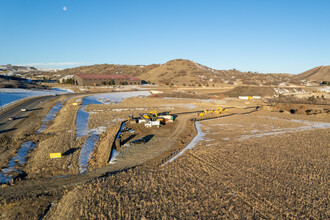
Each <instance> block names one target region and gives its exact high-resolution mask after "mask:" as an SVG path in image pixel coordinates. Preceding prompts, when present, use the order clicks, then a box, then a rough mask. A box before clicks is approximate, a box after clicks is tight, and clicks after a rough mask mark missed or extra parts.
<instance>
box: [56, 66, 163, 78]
mask: <svg viewBox="0 0 330 220" xmlns="http://www.w3.org/2000/svg"><path fill="white" fill-rule="evenodd" d="M158 66H160V65H159V64H152V65H116V64H97V65H92V66H79V67H76V68H71V69H64V70H61V71H58V72H57V73H56V74H60V75H62V76H63V75H74V74H78V73H79V74H124V75H131V76H140V75H142V74H144V73H147V72H149V71H150V70H152V69H154V68H156V67H158Z"/></svg>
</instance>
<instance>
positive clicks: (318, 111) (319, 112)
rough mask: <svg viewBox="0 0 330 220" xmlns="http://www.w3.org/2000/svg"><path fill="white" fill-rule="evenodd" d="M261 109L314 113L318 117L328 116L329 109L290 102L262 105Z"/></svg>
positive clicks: (290, 112) (299, 113) (292, 112)
mask: <svg viewBox="0 0 330 220" xmlns="http://www.w3.org/2000/svg"><path fill="white" fill-rule="evenodd" d="M261 109H263V110H267V111H271V112H281V113H287V114H298V115H315V116H318V117H329V114H330V109H329V108H326V107H325V106H318V105H304V104H291V103H277V104H275V105H269V106H262V107H261Z"/></svg>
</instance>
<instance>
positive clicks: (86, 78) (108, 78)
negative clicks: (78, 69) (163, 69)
mask: <svg viewBox="0 0 330 220" xmlns="http://www.w3.org/2000/svg"><path fill="white" fill-rule="evenodd" d="M73 81H74V84H75V85H79V86H101V85H141V79H139V78H138V77H136V76H127V75H124V74H112V75H108V74H76V75H74V77H73Z"/></svg>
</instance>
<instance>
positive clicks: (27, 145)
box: [0, 141, 37, 184]
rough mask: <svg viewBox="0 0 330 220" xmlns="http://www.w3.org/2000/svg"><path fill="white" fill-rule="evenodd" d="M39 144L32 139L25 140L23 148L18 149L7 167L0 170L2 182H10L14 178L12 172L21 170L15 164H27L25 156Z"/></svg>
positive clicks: (0, 182) (0, 181) (0, 180)
mask: <svg viewBox="0 0 330 220" xmlns="http://www.w3.org/2000/svg"><path fill="white" fill-rule="evenodd" d="M36 146H37V144H36V143H33V142H32V141H27V142H24V143H23V144H22V146H21V148H20V149H19V150H18V151H17V153H16V155H15V156H14V157H13V158H11V159H10V161H9V162H8V164H7V167H6V168H3V169H2V170H1V172H0V184H2V183H8V182H10V180H11V179H12V176H11V174H10V173H11V172H20V171H19V170H16V169H15V166H16V165H18V164H20V165H23V164H25V157H26V156H27V155H28V153H29V151H31V150H32V149H33V148H35V147H36Z"/></svg>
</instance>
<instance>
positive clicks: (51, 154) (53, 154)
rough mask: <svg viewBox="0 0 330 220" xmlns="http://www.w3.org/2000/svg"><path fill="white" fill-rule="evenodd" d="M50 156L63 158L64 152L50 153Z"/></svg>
mask: <svg viewBox="0 0 330 220" xmlns="http://www.w3.org/2000/svg"><path fill="white" fill-rule="evenodd" d="M49 157H50V158H61V157H62V154H61V153H50V154H49Z"/></svg>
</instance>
